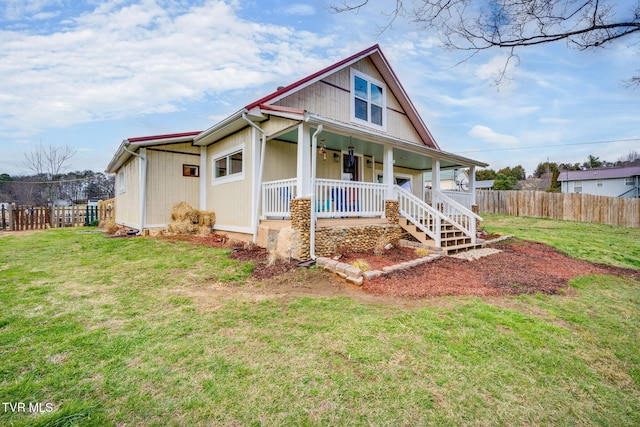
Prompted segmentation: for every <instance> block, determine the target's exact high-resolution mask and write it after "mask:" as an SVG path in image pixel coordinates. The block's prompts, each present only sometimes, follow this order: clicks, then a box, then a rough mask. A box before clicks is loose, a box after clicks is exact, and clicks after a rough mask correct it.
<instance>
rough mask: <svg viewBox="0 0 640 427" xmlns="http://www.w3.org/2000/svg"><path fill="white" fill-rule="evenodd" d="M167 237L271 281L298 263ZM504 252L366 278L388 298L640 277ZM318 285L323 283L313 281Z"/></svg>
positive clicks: (349, 258)
mask: <svg viewBox="0 0 640 427" xmlns="http://www.w3.org/2000/svg"><path fill="white" fill-rule="evenodd" d="M162 238H163V239H167V240H178V241H188V242H193V243H196V244H205V245H209V246H215V247H223V248H228V249H231V250H232V252H231V254H230V255H229V258H231V259H236V260H240V261H253V262H254V270H253V272H252V274H251V276H252V277H253V278H254V279H257V280H266V279H270V278H273V277H276V276H281V275H284V274H285V273H287V272H289V271H291V270H294V269H295V268H296V267H297V264H298V262H297V261H296V260H291V262H286V261H282V260H279V261H277V262H275V263H273V264H272V265H269V262H268V258H269V257H268V254H267V252H266V250H264V249H262V248H257V247H255V246H252V245H246V244H244V243H242V242H238V241H233V240H229V239H227V238H226V237H225V236H224V235H218V234H215V235H213V236H208V237H201V236H165V237H162ZM489 247H493V248H496V249H500V250H501V251H503V252H501V253H498V254H494V255H490V256H487V257H484V258H480V259H478V260H475V261H467V260H461V259H456V258H451V257H442V258H440V259H437V260H435V261H432V262H429V263H426V264H422V265H420V266H417V267H414V268H411V269H408V270H402V271H397V272H394V273H391V274H388V275H384V276H382V277H379V278H377V279H375V280H369V281H365V283H364V285H363V288H362V289H363V290H364V291H365V292H368V293H371V294H375V295H384V296H388V297H414V298H424V297H434V296H444V295H452V296H454V295H478V296H499V295H521V294H534V293H543V294H551V295H553V294H564V293H566V292H567V290H568V285H567V284H568V282H569V281H570V280H571V279H573V278H575V277H577V276H581V275H589V274H613V275H622V276H629V277H635V278H640V270H632V269H625V268H619V267H612V266H607V265H600V264H593V263H590V262H586V261H580V260H576V259H573V258H571V257H569V256H567V255H565V254H563V253H561V252H560V251H558V250H556V249H554V248H552V247H551V246H547V245H544V244H542V243H535V242H529V241H525V240H520V239H516V238H511V239H508V240H504V241H501V242H498V243H494V244H492V245H489ZM417 257H418V256H417V255H416V254H415V249H411V248H400V247H394V248H392V249H390V250H385V251H384V253H383V254H382V255H375V254H374V253H373V252H372V251H371V252H364V253H343V254H341V257H340V261H341V262H345V263H347V264H352V263H353V262H354V261H356V260H358V259H363V260H365V261H367V263H369V265H370V266H371V269H372V270H380V269H382V267H384V266H387V265H393V264H398V263H400V262H403V261H408V260H411V259H415V258H417ZM309 285H313V286H316V287H317V286H322V285H323V284H322V283H320V282H318V283H313V284H309Z"/></svg>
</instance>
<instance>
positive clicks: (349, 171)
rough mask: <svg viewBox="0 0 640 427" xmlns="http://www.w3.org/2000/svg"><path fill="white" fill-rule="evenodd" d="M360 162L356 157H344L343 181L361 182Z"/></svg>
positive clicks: (346, 155)
mask: <svg viewBox="0 0 640 427" xmlns="http://www.w3.org/2000/svg"><path fill="white" fill-rule="evenodd" d="M360 160H361V158H360V157H359V156H356V155H351V156H350V155H349V154H343V155H342V180H343V181H360Z"/></svg>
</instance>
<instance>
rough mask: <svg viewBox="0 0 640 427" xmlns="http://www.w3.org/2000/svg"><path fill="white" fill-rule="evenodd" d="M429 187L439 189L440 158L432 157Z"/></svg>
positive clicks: (434, 189)
mask: <svg viewBox="0 0 640 427" xmlns="http://www.w3.org/2000/svg"><path fill="white" fill-rule="evenodd" d="M431 189H432V190H433V191H440V159H435V158H434V159H433V170H432V171H431Z"/></svg>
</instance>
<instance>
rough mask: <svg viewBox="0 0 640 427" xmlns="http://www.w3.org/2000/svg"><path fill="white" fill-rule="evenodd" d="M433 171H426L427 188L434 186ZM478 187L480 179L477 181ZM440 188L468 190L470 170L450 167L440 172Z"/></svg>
mask: <svg viewBox="0 0 640 427" xmlns="http://www.w3.org/2000/svg"><path fill="white" fill-rule="evenodd" d="M432 176H433V173H432V172H425V174H424V180H425V184H426V187H427V188H432V187H433V184H432V183H431V181H432V180H433V178H432ZM476 188H478V181H476ZM440 189H441V190H451V191H468V190H469V172H468V171H467V169H448V170H443V171H441V173H440Z"/></svg>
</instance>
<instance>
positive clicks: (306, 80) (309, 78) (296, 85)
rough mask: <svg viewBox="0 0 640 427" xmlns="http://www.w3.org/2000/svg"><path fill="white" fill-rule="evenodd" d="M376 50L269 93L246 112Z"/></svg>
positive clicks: (358, 54)
mask: <svg viewBox="0 0 640 427" xmlns="http://www.w3.org/2000/svg"><path fill="white" fill-rule="evenodd" d="M376 49H378V50H379V49H380V46H378V45H377V44H374V45H373V46H371V47H369V48H367V49H365V50H363V51H362V52H358V53H356V54H355V55H351V56H350V57H348V58H346V59H343V60H342V61H340V62H336V63H335V64H333V65H330V66H328V67H326V68H324V69H322V70H320V71H318V72H317V73H313V74H311V75H310V76H307V77H305V78H303V79H302V80H298V81H297V82H295V83H292V84H290V85H289V86H285V87H284V88H282V89H280V90H277V91H275V92H273V93H271V94H269V95H267V96H265V97H264V98H261V99H259V100H257V101H255V102H253V103H251V104H249V105H247V106H246V107H245V108H246V109H247V110H251V109H252V108H255V107H258V106H260V104H265V103H267V102H269V101H271V100H272V99H273V98H276V97H277V96H278V95H280V94H282V93H286V92H289V91H290V90H292V89H295V88H297V87H298V86H302V85H303V84H305V83H307V82H310V81H312V80H314V79H316V78H318V77H320V76H321V75H323V74H325V73H328V72H329V71H331V70H334V69H336V68H340V67H342V66H343V65H344V64H347V63H348V62H351V61H353V60H354V59H356V58H358V57H360V56H364V55H367V54H369V53H371V52H373V51H375V50H376Z"/></svg>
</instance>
